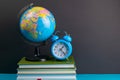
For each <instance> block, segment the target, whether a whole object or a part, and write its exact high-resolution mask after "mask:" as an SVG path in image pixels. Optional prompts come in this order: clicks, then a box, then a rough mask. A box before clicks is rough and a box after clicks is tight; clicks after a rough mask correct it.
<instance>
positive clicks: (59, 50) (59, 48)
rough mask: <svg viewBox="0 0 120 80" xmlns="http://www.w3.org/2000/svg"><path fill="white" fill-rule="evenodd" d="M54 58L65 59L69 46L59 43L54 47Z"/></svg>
mask: <svg viewBox="0 0 120 80" xmlns="http://www.w3.org/2000/svg"><path fill="white" fill-rule="evenodd" d="M53 53H54V56H57V57H58V58H64V57H65V56H66V55H67V54H68V46H67V45H66V44H65V43H63V42H58V43H56V44H55V45H54V46H53Z"/></svg>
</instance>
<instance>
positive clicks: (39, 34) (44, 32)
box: [20, 6, 56, 43]
mask: <svg viewBox="0 0 120 80" xmlns="http://www.w3.org/2000/svg"><path fill="white" fill-rule="evenodd" d="M55 27H56V23H55V18H54V16H53V14H52V13H51V12H50V11H48V10H47V9H45V8H43V7H39V6H36V7H31V8H29V9H27V10H25V11H24V13H23V14H22V15H21V17H20V32H21V34H22V36H23V37H24V38H25V39H27V40H28V41H31V42H35V43H36V42H43V41H45V40H47V39H48V38H49V37H50V36H51V35H52V34H53V32H54V31H55Z"/></svg>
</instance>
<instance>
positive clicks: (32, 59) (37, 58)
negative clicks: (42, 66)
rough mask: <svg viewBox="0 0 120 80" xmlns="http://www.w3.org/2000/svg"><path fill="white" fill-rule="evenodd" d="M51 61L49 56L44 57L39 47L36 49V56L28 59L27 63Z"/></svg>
mask: <svg viewBox="0 0 120 80" xmlns="http://www.w3.org/2000/svg"><path fill="white" fill-rule="evenodd" d="M44 45H45V44H44ZM49 59H50V57H49V56H48V55H42V54H41V53H40V48H39V46H36V47H35V51H34V56H29V57H26V60H27V61H46V60H49Z"/></svg>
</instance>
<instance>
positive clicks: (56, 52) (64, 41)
mask: <svg viewBox="0 0 120 80" xmlns="http://www.w3.org/2000/svg"><path fill="white" fill-rule="evenodd" d="M58 32H60V31H58ZM64 33H65V36H63V37H62V38H59V36H58V35H57V32H56V33H55V35H53V36H52V38H51V40H52V42H53V44H52V46H51V53H52V55H53V56H54V57H55V58H56V59H57V60H65V59H68V57H69V56H70V55H71V54H72V45H71V41H72V38H71V37H70V35H68V34H67V32H64Z"/></svg>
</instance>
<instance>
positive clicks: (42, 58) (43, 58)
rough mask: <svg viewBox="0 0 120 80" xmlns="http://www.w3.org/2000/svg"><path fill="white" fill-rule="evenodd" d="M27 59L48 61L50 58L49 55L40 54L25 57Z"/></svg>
mask: <svg viewBox="0 0 120 80" xmlns="http://www.w3.org/2000/svg"><path fill="white" fill-rule="evenodd" d="M25 59H26V60H27V61H47V60H49V56H47V55H40V56H31V57H26V58H25Z"/></svg>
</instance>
